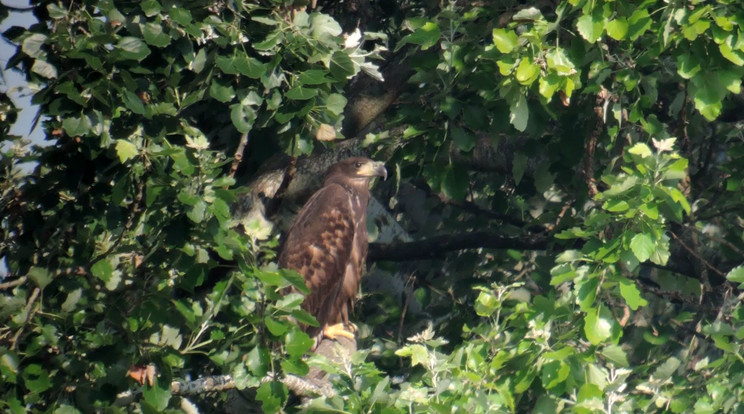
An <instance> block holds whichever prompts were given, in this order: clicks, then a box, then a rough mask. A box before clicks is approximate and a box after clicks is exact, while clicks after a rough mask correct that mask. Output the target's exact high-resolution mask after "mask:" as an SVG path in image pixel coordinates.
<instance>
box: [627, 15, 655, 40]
mask: <svg viewBox="0 0 744 414" xmlns="http://www.w3.org/2000/svg"><path fill="white" fill-rule="evenodd" d="M651 22H652V21H651V16H650V15H649V14H648V10H646V9H636V10H635V11H634V12H633V14H631V15H630V17H629V18H628V36H629V37H630V40H631V41H634V40H636V39H638V38H639V37H640V36H641V35H643V34H644V33H645V32H646V30H648V29H649V28H650V27H651Z"/></svg>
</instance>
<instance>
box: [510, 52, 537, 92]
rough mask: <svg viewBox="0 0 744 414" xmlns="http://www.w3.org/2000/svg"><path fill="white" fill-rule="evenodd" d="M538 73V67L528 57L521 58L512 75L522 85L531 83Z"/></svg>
mask: <svg viewBox="0 0 744 414" xmlns="http://www.w3.org/2000/svg"><path fill="white" fill-rule="evenodd" d="M539 75H540V68H539V67H538V66H537V65H536V64H535V63H533V62H532V61H531V60H530V59H527V58H522V60H521V61H520V62H519V65H518V66H517V71H516V72H515V74H514V76H515V77H516V78H517V82H519V83H521V84H522V85H531V84H532V82H534V81H535V79H537V77H538V76H539Z"/></svg>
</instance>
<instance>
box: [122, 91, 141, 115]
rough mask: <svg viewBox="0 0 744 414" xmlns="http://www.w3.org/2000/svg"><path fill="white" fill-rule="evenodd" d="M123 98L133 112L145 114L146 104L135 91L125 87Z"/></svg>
mask: <svg viewBox="0 0 744 414" xmlns="http://www.w3.org/2000/svg"><path fill="white" fill-rule="evenodd" d="M121 98H122V100H123V101H124V105H126V107H127V108H129V109H130V110H131V111H132V112H134V113H135V114H138V115H144V113H145V104H143V103H142V100H141V99H140V98H139V97H137V95H135V94H134V92H132V91H130V90H128V89H124V90H123V91H122V94H121Z"/></svg>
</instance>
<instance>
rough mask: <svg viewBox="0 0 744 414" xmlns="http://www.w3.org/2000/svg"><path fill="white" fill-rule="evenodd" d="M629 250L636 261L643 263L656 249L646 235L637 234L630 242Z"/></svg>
mask: <svg viewBox="0 0 744 414" xmlns="http://www.w3.org/2000/svg"><path fill="white" fill-rule="evenodd" d="M630 250H632V251H633V254H634V255H635V257H636V258H638V261H639V262H641V263H643V262H645V261H646V260H648V259H649V258H650V257H651V255H652V254H653V253H654V250H656V247H655V246H654V241H653V240H652V239H651V237H650V236H649V235H648V234H645V233H639V234H636V235H635V236H633V239H632V240H631V241H630Z"/></svg>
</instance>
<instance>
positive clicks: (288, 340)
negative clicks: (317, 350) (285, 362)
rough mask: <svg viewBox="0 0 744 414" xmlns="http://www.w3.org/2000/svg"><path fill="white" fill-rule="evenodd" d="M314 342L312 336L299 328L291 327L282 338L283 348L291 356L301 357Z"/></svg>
mask: <svg viewBox="0 0 744 414" xmlns="http://www.w3.org/2000/svg"><path fill="white" fill-rule="evenodd" d="M314 343H315V341H313V339H312V338H310V337H309V336H308V335H307V334H306V333H305V332H302V331H301V330H299V329H292V330H291V331H290V332H289V333H288V334H287V336H286V337H285V340H284V346H285V349H286V350H287V353H288V354H289V355H290V356H291V357H293V358H300V357H302V356H303V355H304V354H305V353H306V352H307V351H309V350H310V348H312V346H313V344H314Z"/></svg>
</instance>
